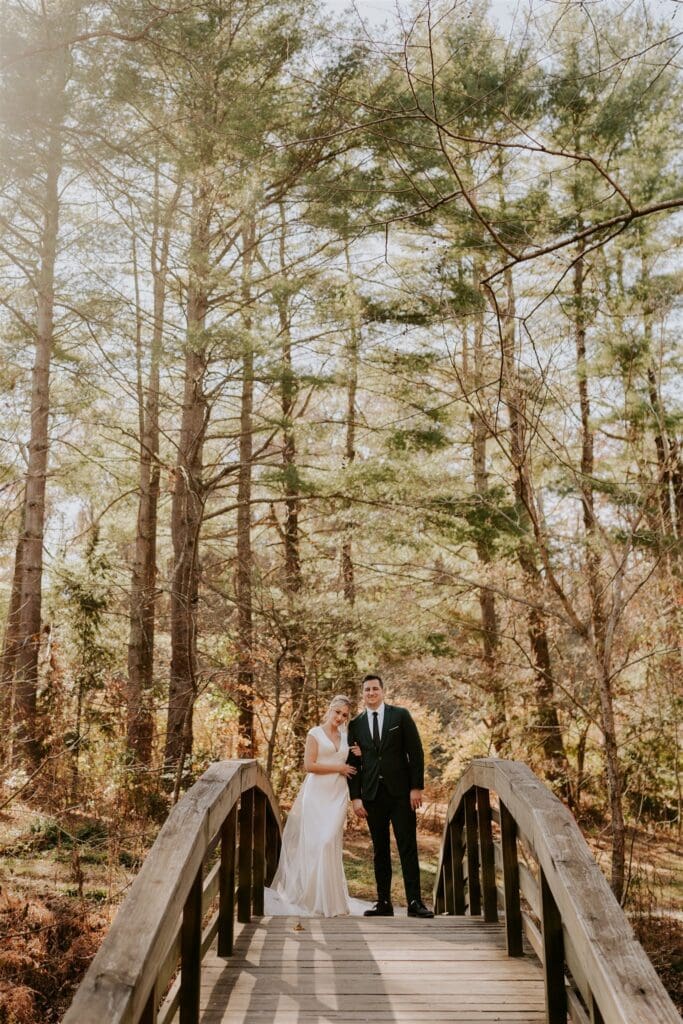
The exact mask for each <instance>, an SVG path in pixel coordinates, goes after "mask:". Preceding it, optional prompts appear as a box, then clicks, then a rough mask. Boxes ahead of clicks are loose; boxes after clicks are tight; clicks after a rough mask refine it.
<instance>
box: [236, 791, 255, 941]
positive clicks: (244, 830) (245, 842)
mask: <svg viewBox="0 0 683 1024" xmlns="http://www.w3.org/2000/svg"><path fill="white" fill-rule="evenodd" d="M239 824H240V842H239V867H238V878H237V920H238V921H239V922H240V923H241V924H248V923H249V922H250V921H251V865H252V849H253V845H254V790H253V789H245V791H244V792H243V793H242V796H241V799H240V813H239Z"/></svg>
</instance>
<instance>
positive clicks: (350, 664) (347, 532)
mask: <svg viewBox="0 0 683 1024" xmlns="http://www.w3.org/2000/svg"><path fill="white" fill-rule="evenodd" d="M344 252H345V256H346V274H347V278H348V289H347V290H348V295H349V303H350V315H349V340H348V345H347V351H346V439H345V451H344V456H345V463H346V466H347V467H350V466H352V465H353V463H354V461H355V459H356V418H357V408H356V404H357V393H358V360H359V357H360V340H361V326H360V315H359V303H358V294H357V292H356V282H355V279H354V276H353V269H352V267H351V254H350V252H349V245H348V242H346V244H345V247H344ZM350 510H351V506H350V503H347V505H346V515H347V517H348V516H350ZM353 533H354V524H353V523H352V522H351V521H350V519H347V521H346V522H345V524H344V535H343V538H342V548H341V574H342V585H343V592H344V601H345V602H346V604H347V607H348V609H349V611H350V612H352V611H353V608H354V605H355V603H356V578H355V570H354V566H353ZM344 646H345V658H344V668H343V678H344V692H345V693H346V694H348V695H349V696H351V697H357V696H358V693H359V691H360V681H359V679H358V665H357V663H356V646H357V645H356V639H355V637H354V635H353V633H352V631H351V626H349V630H348V632H347V636H346V640H345V644H344Z"/></svg>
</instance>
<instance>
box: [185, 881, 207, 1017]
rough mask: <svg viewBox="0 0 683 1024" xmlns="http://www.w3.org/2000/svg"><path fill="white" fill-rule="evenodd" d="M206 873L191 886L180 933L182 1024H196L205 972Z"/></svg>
mask: <svg viewBox="0 0 683 1024" xmlns="http://www.w3.org/2000/svg"><path fill="white" fill-rule="evenodd" d="M203 883H204V879H203V870H202V866H201V865H200V868H199V871H198V872H197V875H196V877H195V880H194V882H193V883H192V888H191V889H190V892H189V894H188V897H187V900H186V902H185V906H184V907H183V923H182V926H181V929H180V1004H179V1010H180V1024H197V1022H198V1020H199V989H200V981H201V969H202V890H203Z"/></svg>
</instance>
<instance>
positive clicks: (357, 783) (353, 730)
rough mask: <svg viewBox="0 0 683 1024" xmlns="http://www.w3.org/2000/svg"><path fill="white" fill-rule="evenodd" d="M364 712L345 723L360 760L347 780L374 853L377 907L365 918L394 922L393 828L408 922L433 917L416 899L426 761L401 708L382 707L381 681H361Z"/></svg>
mask: <svg viewBox="0 0 683 1024" xmlns="http://www.w3.org/2000/svg"><path fill="white" fill-rule="evenodd" d="M363 703H364V704H365V711H363V712H361V714H360V715H358V716H357V717H356V718H354V719H353V720H352V721H351V722H349V732H348V740H349V746H350V747H351V746H353V744H354V743H357V744H358V746H359V747H360V749H361V755H362V756H361V757H360V758H359V757H356V756H355V755H353V754H350V755H349V762H350V763H351V764H353V765H354V767H356V768H358V772H357V774H356V775H354V776H353V777H352V778H350V779H349V790H350V793H351V799H352V800H353V809H354V812H355V814H356V815H357V816H358V817H359V818H367V821H368V825H369V827H370V835H371V836H372V846H373V850H374V862H375V881H376V882H377V903H376V904H375V906H374V907H373V908H372V910H366V911H365V916H366V917H393V915H394V908H393V907H392V905H391V850H390V845H389V825H390V824H391V826H392V827H393V830H394V836H395V837H396V845H397V846H398V852H399V856H400V858H401V870H402V871H403V884H404V885H405V890H406V898H407V900H408V917H434V914H433V913H432V911H431V910H429V909H428V908H427V907H426V906H425V905H424V903H423V902H422V899H421V897H420V866H419V863H418V858H417V818H416V815H415V811H416V809H417V808H418V807H421V806H422V790H423V788H424V755H423V753H422V743H421V742H420V736H419V733H418V731H417V726H416V725H415V722H414V721H413V720H412V718H411V717H410V714H409V712H408V711H406V709H405V708H399V707H394V706H392V705H391V704H385V703H384V685H383V683H382V680H381V679H380V677H379V676H376V675H367V676H365V678H364V679H363Z"/></svg>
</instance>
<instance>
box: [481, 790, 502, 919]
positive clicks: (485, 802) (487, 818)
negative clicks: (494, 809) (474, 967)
mask: <svg viewBox="0 0 683 1024" xmlns="http://www.w3.org/2000/svg"><path fill="white" fill-rule="evenodd" d="M477 821H478V823H479V849H480V851H481V885H482V890H483V896H484V920H485V921H497V920H498V897H497V893H496V862H495V854H494V852H493V830H492V826H491V801H490V798H489V791H488V789H484V788H483V787H482V786H477Z"/></svg>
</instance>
